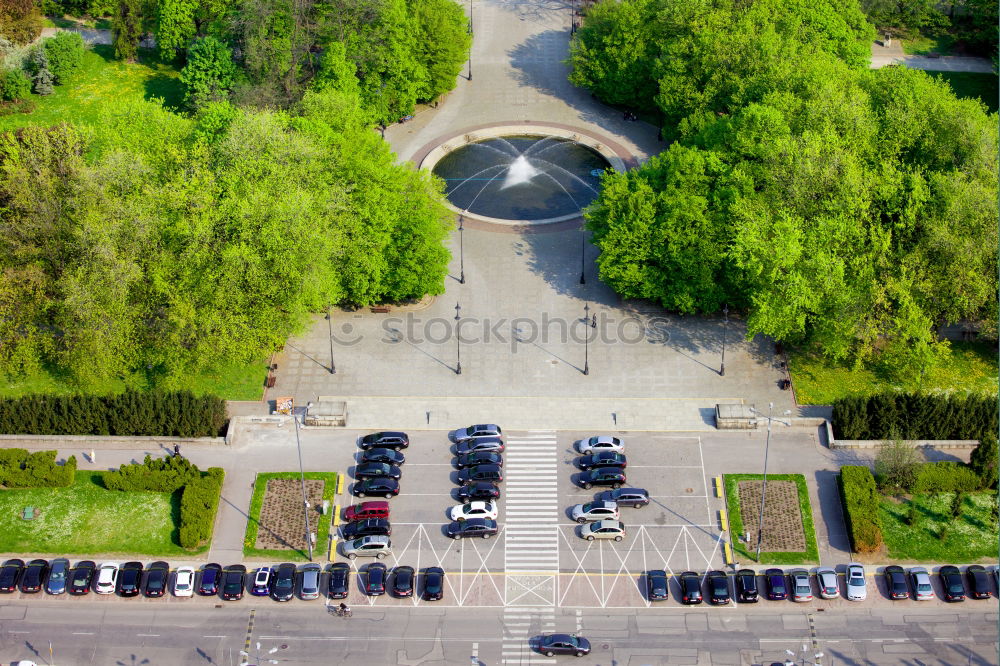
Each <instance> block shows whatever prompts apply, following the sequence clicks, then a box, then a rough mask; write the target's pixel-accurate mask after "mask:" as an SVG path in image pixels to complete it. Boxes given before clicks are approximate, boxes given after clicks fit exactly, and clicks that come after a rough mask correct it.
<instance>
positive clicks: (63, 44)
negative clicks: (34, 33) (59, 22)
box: [42, 32, 84, 85]
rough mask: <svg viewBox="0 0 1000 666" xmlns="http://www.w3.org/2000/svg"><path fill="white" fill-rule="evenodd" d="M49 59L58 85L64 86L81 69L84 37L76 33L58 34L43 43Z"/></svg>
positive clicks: (50, 68) (53, 76) (50, 67)
mask: <svg viewBox="0 0 1000 666" xmlns="http://www.w3.org/2000/svg"><path fill="white" fill-rule="evenodd" d="M42 48H44V49H45V55H46V56H47V57H48V59H49V70H50V71H51V72H52V78H53V80H54V82H55V83H56V84H57V85H62V84H63V83H66V81H67V80H68V79H69V78H70V77H71V76H73V74H74V73H75V72H76V71H77V70H79V69H80V64H81V63H82V62H83V48H84V47H83V37H81V36H80V35H78V34H77V33H75V32H58V33H56V34H55V35H53V36H52V37H49V38H48V39H46V40H45V41H44V42H42Z"/></svg>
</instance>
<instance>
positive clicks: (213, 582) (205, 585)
mask: <svg viewBox="0 0 1000 666" xmlns="http://www.w3.org/2000/svg"><path fill="white" fill-rule="evenodd" d="M221 579H222V565H221V564H216V563H215V562H211V563H209V564H206V565H205V566H203V567H202V568H201V580H200V581H199V582H198V594H200V595H202V596H203V597H211V596H213V595H216V594H218V593H219V581H220V580H221Z"/></svg>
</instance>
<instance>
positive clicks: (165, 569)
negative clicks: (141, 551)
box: [143, 561, 170, 598]
mask: <svg viewBox="0 0 1000 666" xmlns="http://www.w3.org/2000/svg"><path fill="white" fill-rule="evenodd" d="M169 578H170V565H169V564H167V563H166V562H162V561H161V562H153V563H152V564H150V565H149V568H148V569H147V570H146V584H145V586H144V588H143V592H144V593H145V595H146V596H147V597H151V598H156V597H162V596H163V595H164V594H166V592H167V582H168V581H169Z"/></svg>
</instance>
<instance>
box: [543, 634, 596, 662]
mask: <svg viewBox="0 0 1000 666" xmlns="http://www.w3.org/2000/svg"><path fill="white" fill-rule="evenodd" d="M538 651H539V652H541V653H542V654H544V655H545V656H546V657H554V656H555V655H557V654H572V655H576V656H577V657H583V656H585V655H588V654H590V641H588V640H587V639H586V638H584V637H583V636H575V635H573V634H547V635H545V636H542V637H541V638H539V639H538Z"/></svg>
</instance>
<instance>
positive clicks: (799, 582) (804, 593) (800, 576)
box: [788, 569, 813, 601]
mask: <svg viewBox="0 0 1000 666" xmlns="http://www.w3.org/2000/svg"><path fill="white" fill-rule="evenodd" d="M788 578H789V580H790V581H791V588H792V601H812V599H813V590H812V583H811V582H810V581H809V572H808V571H806V570H805V569H792V570H791V571H789V572H788Z"/></svg>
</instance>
